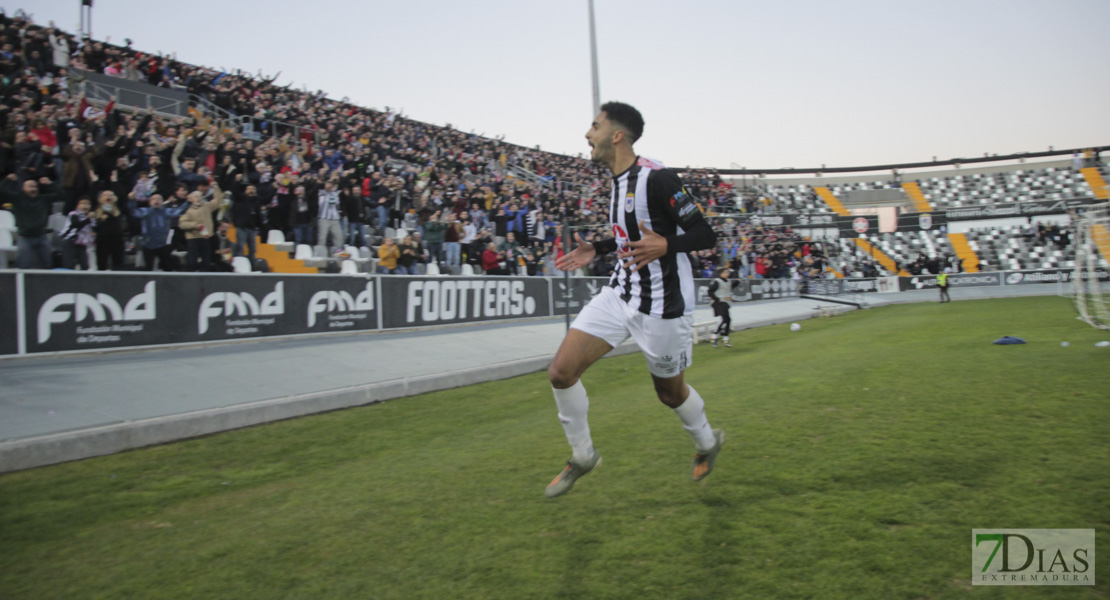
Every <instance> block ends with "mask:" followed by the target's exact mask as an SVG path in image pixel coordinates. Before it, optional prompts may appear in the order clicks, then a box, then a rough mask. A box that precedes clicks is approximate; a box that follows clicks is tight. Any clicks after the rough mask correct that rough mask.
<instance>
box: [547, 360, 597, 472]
mask: <svg viewBox="0 0 1110 600" xmlns="http://www.w3.org/2000/svg"><path fill="white" fill-rule="evenodd" d="M551 391H552V392H554V393H555V406H557V407H559V422H561V423H562V424H563V431H565V432H566V434H567V442H568V443H570V447H571V450H573V451H574V458H575V460H579V461H581V460H586V459H588V458H590V457H591V456H593V454H594V443H593V440H591V439H590V424H589V423H588V422H587V421H586V413H587V412H589V410H590V399H589V398H588V397H587V396H586V388H585V387H584V386H583V385H582V380H581V379H579V380H578V381H577V382H575V384H574V385H572V386H570V387H568V388H567V389H565V390H560V389H556V388H554V387H552V388H551Z"/></svg>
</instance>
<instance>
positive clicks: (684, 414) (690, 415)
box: [674, 386, 717, 452]
mask: <svg viewBox="0 0 1110 600" xmlns="http://www.w3.org/2000/svg"><path fill="white" fill-rule="evenodd" d="M687 387H689V388H690V395H689V396H687V397H686V401H685V402H683V403H682V405H681V406H679V407H678V408H676V409H674V414H676V415H678V418H679V419H681V420H682V428H683V429H685V430H686V431H687V432H688V433H689V434H690V437H692V438H694V446H695V447H697V449H698V452H707V451H709V450H712V449H713V446H714V445H716V444H717V440H716V438H714V437H713V429H712V428H710V427H709V419H707V418H705V400H702V398H701V395H699V394H698V392H697V390H695V389H694V387H693V386H687Z"/></svg>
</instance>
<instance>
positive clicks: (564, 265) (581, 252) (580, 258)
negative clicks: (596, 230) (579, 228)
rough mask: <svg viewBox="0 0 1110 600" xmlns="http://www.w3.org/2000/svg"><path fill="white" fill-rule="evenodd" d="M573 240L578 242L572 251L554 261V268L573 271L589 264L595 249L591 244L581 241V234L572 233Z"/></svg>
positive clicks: (595, 252) (595, 251)
mask: <svg viewBox="0 0 1110 600" xmlns="http://www.w3.org/2000/svg"><path fill="white" fill-rule="evenodd" d="M574 241H575V242H577V243H578V246H577V247H576V248H575V249H574V251H573V252H568V253H566V254H564V255H563V257H562V258H560V259H559V260H557V261H555V268H556V269H559V270H560V271H573V270H575V269H580V268H582V267H584V266H586V265H588V264H590V261H591V260H593V259H594V256H595V255H596V254H597V250H594V245H593V244H591V243H589V242H583V241H582V236H581V234H578V233H575V234H574Z"/></svg>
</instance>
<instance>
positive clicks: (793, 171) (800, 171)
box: [702, 146, 1110, 175]
mask: <svg viewBox="0 0 1110 600" xmlns="http://www.w3.org/2000/svg"><path fill="white" fill-rule="evenodd" d="M1088 150H1091V151H1094V152H1096V153H1097V152H1104V151H1106V150H1110V146H1089V147H1086V148H1069V149H1066V150H1048V151H1045V152H1019V153H1016V154H1007V155H1001V156H1000V155H994V156H983V157H979V158H950V159H948V160H938V161H928V162H916V163H898V164H888V165H871V166H862V167H825V166H821V167H816V168H785V169H713V170H714V171H716V172H717V173H718V174H720V175H806V174H809V173H812V174H815V175H821V174H825V173H866V172H869V171H895V170H905V169H926V168H936V167H944V166H953V167H956V166H959V165H969V164H977V163H993V162H1004V161H1014V160H1027V159H1032V158H1046V157H1053V156H1071V155H1072V154H1074V153H1076V152H1079V153H1083V152H1085V151H1088ZM702 168H704V167H702Z"/></svg>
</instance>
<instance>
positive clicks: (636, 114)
mask: <svg viewBox="0 0 1110 600" xmlns="http://www.w3.org/2000/svg"><path fill="white" fill-rule="evenodd" d="M601 112H603V113H605V116H606V117H608V118H609V120H610V121H612V122H614V123H616V124H617V125H620V126H621V127H622V128H624V129H625V130H626V131H628V133H629V135H631V136H632V143H633V144H635V143H636V140H638V139H640V136H641V135H643V134H644V117H643V116H641V115H640V111H638V110H636V109H635V108H633V107H632V106H631V105H629V104H625V103H623V102H606V103H605V104H602V105H601Z"/></svg>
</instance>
